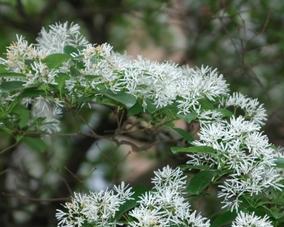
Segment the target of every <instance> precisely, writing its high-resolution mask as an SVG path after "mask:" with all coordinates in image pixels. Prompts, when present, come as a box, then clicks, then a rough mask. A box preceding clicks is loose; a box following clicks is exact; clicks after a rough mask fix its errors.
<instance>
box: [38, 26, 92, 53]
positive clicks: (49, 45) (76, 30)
mask: <svg viewBox="0 0 284 227" xmlns="http://www.w3.org/2000/svg"><path fill="white" fill-rule="evenodd" d="M37 43H38V48H39V50H40V52H41V53H42V54H43V55H49V54H54V53H63V52H64V47H66V46H74V47H80V46H86V45H87V44H88V41H87V40H86V39H85V37H84V36H82V35H81V32H80V26H79V25H78V24H73V23H71V24H69V23H68V22H65V23H63V24H60V23H56V24H54V25H50V26H49V27H48V30H46V29H45V28H42V30H41V31H40V34H39V37H38V38H37Z"/></svg>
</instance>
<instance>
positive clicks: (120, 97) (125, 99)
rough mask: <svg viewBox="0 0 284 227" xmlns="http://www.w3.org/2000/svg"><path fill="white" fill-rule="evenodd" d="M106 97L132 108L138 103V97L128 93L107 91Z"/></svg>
mask: <svg viewBox="0 0 284 227" xmlns="http://www.w3.org/2000/svg"><path fill="white" fill-rule="evenodd" d="M104 95H105V96H106V97H108V98H110V99H112V100H114V101H116V102H119V103H121V104H123V105H124V106H125V107H127V108H128V109H130V108H131V107H133V106H134V105H135V103H136V97H135V96H133V95H130V94H127V93H123V92H119V93H116V94H111V93H105V94H104Z"/></svg>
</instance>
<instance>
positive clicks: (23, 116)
mask: <svg viewBox="0 0 284 227" xmlns="http://www.w3.org/2000/svg"><path fill="white" fill-rule="evenodd" d="M12 112H13V113H15V114H17V115H18V116H19V126H20V128H24V127H25V126H27V124H28V122H29V118H30V111H29V110H28V109H27V108H26V107H24V106H22V105H17V106H15V107H14V109H13V111H12Z"/></svg>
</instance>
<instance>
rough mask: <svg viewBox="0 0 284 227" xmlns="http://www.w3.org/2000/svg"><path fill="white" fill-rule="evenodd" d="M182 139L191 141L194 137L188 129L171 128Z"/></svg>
mask: <svg viewBox="0 0 284 227" xmlns="http://www.w3.org/2000/svg"><path fill="white" fill-rule="evenodd" d="M173 130H175V131H176V132H177V133H178V134H179V135H180V136H181V137H182V138H183V139H185V140H187V141H189V142H192V141H193V140H194V137H193V135H192V134H191V133H189V132H188V131H185V130H184V129H181V128H173Z"/></svg>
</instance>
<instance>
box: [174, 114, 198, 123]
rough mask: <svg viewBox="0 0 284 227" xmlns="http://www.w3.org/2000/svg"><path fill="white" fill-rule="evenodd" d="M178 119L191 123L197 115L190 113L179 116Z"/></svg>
mask: <svg viewBox="0 0 284 227" xmlns="http://www.w3.org/2000/svg"><path fill="white" fill-rule="evenodd" d="M178 117H180V118H182V119H184V120H185V121H186V122H187V123H191V122H192V121H194V120H195V119H196V118H197V113H195V112H192V113H190V114H187V115H181V114H179V115H178Z"/></svg>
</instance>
